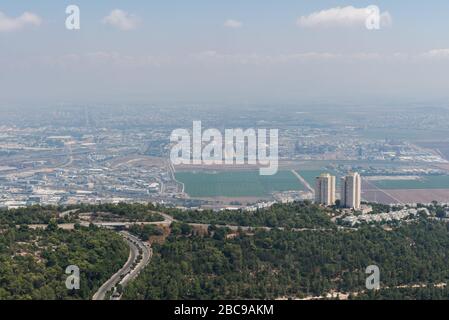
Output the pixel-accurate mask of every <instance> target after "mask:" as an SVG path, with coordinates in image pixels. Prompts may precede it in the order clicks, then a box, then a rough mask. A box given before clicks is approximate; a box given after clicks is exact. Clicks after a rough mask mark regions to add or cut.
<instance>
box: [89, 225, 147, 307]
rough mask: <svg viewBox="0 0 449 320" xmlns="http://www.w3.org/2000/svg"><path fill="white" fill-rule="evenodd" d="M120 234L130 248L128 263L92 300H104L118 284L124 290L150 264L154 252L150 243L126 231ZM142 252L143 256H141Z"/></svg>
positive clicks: (117, 297) (115, 297)
mask: <svg viewBox="0 0 449 320" xmlns="http://www.w3.org/2000/svg"><path fill="white" fill-rule="evenodd" d="M120 234H121V235H122V236H123V237H124V238H125V240H126V242H127V243H128V245H129V248H130V252H129V257H128V261H126V263H125V265H124V266H123V268H121V269H120V270H119V271H118V272H117V273H115V274H114V275H113V276H112V277H111V278H109V280H108V281H106V282H105V283H104V284H103V285H102V286H101V287H100V289H98V291H97V292H96V293H95V294H94V296H93V297H92V300H104V299H105V298H106V295H107V294H108V292H110V293H111V294H112V293H114V291H115V288H116V287H117V285H118V284H120V285H121V286H122V287H123V288H124V287H125V286H126V285H127V284H128V283H129V282H130V281H131V280H134V279H135V278H136V277H137V276H138V275H139V273H140V272H141V271H142V270H143V269H144V268H145V267H146V266H147V265H148V264H149V263H150V260H151V257H152V255H153V251H152V249H151V247H150V245H149V244H148V243H144V242H143V241H141V240H140V239H139V238H137V237H135V236H133V235H131V234H129V233H128V232H125V231H122V232H120ZM140 252H141V253H142V254H140ZM113 298H114V299H120V296H115V295H114V297H113Z"/></svg>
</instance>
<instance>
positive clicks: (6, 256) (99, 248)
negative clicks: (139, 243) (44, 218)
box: [0, 221, 129, 300]
mask: <svg viewBox="0 0 449 320" xmlns="http://www.w3.org/2000/svg"><path fill="white" fill-rule="evenodd" d="M128 251H129V249H128V247H127V245H126V244H125V243H124V241H123V240H122V238H121V237H120V236H119V235H118V234H116V233H114V232H112V231H108V230H103V229H98V228H96V227H90V228H78V229H76V230H73V231H67V230H61V229H58V228H57V225H56V223H55V221H51V222H50V225H49V227H48V228H47V229H46V230H31V229H28V228H27V227H24V226H22V227H20V228H16V227H2V228H0V300H30V299H33V300H62V299H90V298H91V297H92V295H93V293H94V292H95V290H96V289H98V288H99V287H100V286H101V284H102V283H103V282H104V281H106V280H107V279H108V278H109V277H110V276H111V275H112V274H113V273H114V272H116V271H117V270H118V269H120V267H121V266H122V265H123V264H124V263H125V261H126V259H127V257H128ZM70 265H76V266H78V267H79V268H80V272H81V280H80V290H73V291H70V290H68V289H67V288H66V286H65V281H66V279H67V276H68V275H66V274H65V270H66V268H67V267H68V266H70Z"/></svg>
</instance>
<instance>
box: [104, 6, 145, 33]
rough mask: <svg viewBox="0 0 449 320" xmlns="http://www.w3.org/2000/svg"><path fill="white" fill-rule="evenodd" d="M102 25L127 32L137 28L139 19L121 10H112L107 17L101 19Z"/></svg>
mask: <svg viewBox="0 0 449 320" xmlns="http://www.w3.org/2000/svg"><path fill="white" fill-rule="evenodd" d="M103 23H104V24H108V25H111V26H114V27H116V28H118V29H120V30H123V31H129V30H134V29H136V28H137V27H138V25H139V23H140V19H139V18H137V17H136V16H135V15H132V14H129V13H128V12H125V11H123V10H120V9H115V10H112V11H111V13H110V14H109V15H108V16H107V17H104V18H103Z"/></svg>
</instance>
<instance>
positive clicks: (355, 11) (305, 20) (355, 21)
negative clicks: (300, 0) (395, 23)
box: [297, 6, 393, 28]
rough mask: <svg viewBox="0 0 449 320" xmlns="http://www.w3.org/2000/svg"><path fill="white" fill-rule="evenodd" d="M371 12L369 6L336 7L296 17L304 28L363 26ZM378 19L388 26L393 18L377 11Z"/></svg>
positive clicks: (384, 25)
mask: <svg viewBox="0 0 449 320" xmlns="http://www.w3.org/2000/svg"><path fill="white" fill-rule="evenodd" d="M372 14H373V12H372V9H371V7H366V8H355V7H353V6H347V7H336V8H330V9H327V10H322V11H318V12H314V13H312V14H310V15H308V16H302V17H300V18H299V19H298V21H297V25H298V26H300V27H304V28H317V27H365V26H366V22H367V20H368V19H369V17H371V16H372ZM379 19H380V26H381V27H387V26H390V25H391V24H392V20H393V19H392V17H391V15H390V13H389V12H388V11H385V12H379Z"/></svg>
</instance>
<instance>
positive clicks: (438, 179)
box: [374, 176, 449, 190]
mask: <svg viewBox="0 0 449 320" xmlns="http://www.w3.org/2000/svg"><path fill="white" fill-rule="evenodd" d="M374 184H375V185H376V186H377V187H379V188H380V189H386V190H395V189H449V176H427V177H421V178H420V179H416V180H379V181H375V182H374Z"/></svg>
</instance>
